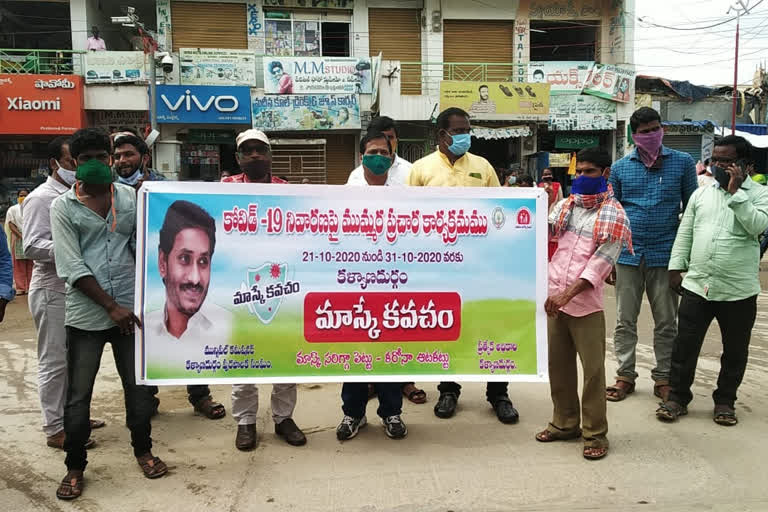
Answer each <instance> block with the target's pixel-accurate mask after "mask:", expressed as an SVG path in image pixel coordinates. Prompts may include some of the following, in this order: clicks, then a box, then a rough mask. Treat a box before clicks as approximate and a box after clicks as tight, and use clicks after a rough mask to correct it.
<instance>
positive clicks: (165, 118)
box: [156, 85, 251, 124]
mask: <svg viewBox="0 0 768 512" xmlns="http://www.w3.org/2000/svg"><path fill="white" fill-rule="evenodd" d="M156 103H157V120H158V121H159V122H161V123H204V124H250V123H251V88H250V87H227V86H210V85H158V86H157V102H156Z"/></svg>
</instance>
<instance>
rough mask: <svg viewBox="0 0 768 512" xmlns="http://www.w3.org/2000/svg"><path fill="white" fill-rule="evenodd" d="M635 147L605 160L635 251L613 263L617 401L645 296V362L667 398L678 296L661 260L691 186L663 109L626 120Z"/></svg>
mask: <svg viewBox="0 0 768 512" xmlns="http://www.w3.org/2000/svg"><path fill="white" fill-rule="evenodd" d="M629 124H630V127H631V128H632V139H633V140H634V142H635V146H636V149H635V150H634V151H632V152H631V153H630V154H629V155H627V156H625V157H624V158H622V159H621V160H619V161H618V162H616V163H615V164H614V165H613V167H612V168H611V177H610V183H611V185H612V186H613V193H614V195H615V197H616V199H618V200H619V201H620V202H621V204H622V206H624V210H625V211H626V212H627V215H628V216H629V221H630V225H631V227H632V245H633V246H634V250H635V253H634V255H632V254H630V253H629V252H628V251H627V250H626V249H624V250H623V251H622V253H621V256H620V257H619V261H618V264H617V265H616V274H615V279H616V302H617V306H616V307H617V313H616V315H617V319H616V331H615V332H614V335H613V343H614V348H615V350H616V358H617V359H618V362H619V369H618V371H617V375H616V384H615V385H613V386H611V387H609V388H608V389H607V391H606V393H607V395H606V398H607V399H608V400H610V401H612V402H618V401H621V400H623V399H624V398H626V396H627V395H628V394H630V393H632V392H633V391H634V390H635V379H636V378H637V377H638V374H637V372H636V371H635V351H636V347H637V317H638V315H639V314H640V306H641V305H642V302H643V292H645V293H646V295H647V296H648V301H649V302H650V304H651V312H652V314H653V320H654V323H655V326H654V330H653V348H654V352H655V356H656V367H655V368H654V369H653V370H651V377H652V378H653V380H654V394H655V395H656V396H658V397H660V398H663V399H666V395H667V393H668V392H669V389H670V388H669V371H670V364H671V358H672V346H673V343H674V339H675V336H676V334H677V307H678V297H677V295H676V294H675V292H674V291H673V290H672V289H671V288H670V287H669V276H668V273H667V266H668V264H669V255H670V253H671V251H672V244H673V243H674V241H675V235H676V234H677V227H678V225H679V218H680V212H681V209H680V206H681V204H682V207H683V210H684V209H685V206H686V204H687V203H688V199H689V198H690V197H691V194H693V192H694V191H695V190H696V188H697V186H698V182H697V179H696V163H695V162H694V161H693V157H691V155H689V154H688V153H682V152H680V151H675V150H673V149H670V148H667V147H664V146H663V145H662V140H663V138H664V130H663V129H662V127H661V117H660V116H659V113H658V112H656V111H655V110H653V109H652V108H648V107H642V108H640V109H638V110H637V111H635V113H634V114H632V117H631V118H630V120H629Z"/></svg>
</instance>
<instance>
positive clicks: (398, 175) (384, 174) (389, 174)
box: [347, 116, 411, 187]
mask: <svg viewBox="0 0 768 512" xmlns="http://www.w3.org/2000/svg"><path fill="white" fill-rule="evenodd" d="M368 134H369V135H372V134H377V135H379V137H378V138H379V139H381V136H382V135H383V136H384V137H385V138H387V139H389V143H390V145H391V146H392V147H391V148H390V156H391V158H390V165H389V166H385V163H384V160H383V159H381V158H370V157H369V158H367V159H365V149H364V144H363V141H361V142H360V155H362V157H363V159H364V160H365V161H363V162H362V164H361V165H360V166H359V167H357V168H356V169H355V170H353V171H352V173H351V174H350V175H349V179H348V180H347V185H357V186H367V185H386V186H390V187H392V186H402V185H405V184H406V182H407V181H408V175H409V174H410V173H411V163H410V162H409V161H407V160H405V159H403V158H400V156H399V155H398V154H397V142H398V131H397V125H396V124H395V121H394V120H393V119H392V118H391V117H387V116H379V117H377V118H376V119H374V120H373V121H371V124H370V126H369V127H368ZM366 138H367V137H366ZM364 140H365V139H364ZM369 140H372V139H369ZM379 142H380V143H383V141H381V140H379ZM380 150H381V147H379V150H377V152H379V153H380ZM366 161H367V162H368V163H367V164H366ZM373 162H378V163H373ZM385 167H386V168H385ZM376 171H378V172H379V173H380V174H376Z"/></svg>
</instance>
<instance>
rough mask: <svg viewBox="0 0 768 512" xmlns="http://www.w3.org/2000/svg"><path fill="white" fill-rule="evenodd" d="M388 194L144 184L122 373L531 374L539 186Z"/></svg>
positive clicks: (184, 379) (538, 272) (534, 374)
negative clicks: (127, 362) (128, 349)
mask: <svg viewBox="0 0 768 512" xmlns="http://www.w3.org/2000/svg"><path fill="white" fill-rule="evenodd" d="M391 192H392V191H391V190H389V189H387V188H386V187H369V188H365V189H360V188H350V187H333V186H320V185H314V186H301V185H269V184H238V185H237V186H233V185H231V184H226V183H205V184H202V183H199V184H198V183H178V182H175V183H171V182H151V183H150V182H148V183H145V184H144V186H143V187H142V188H141V192H140V194H139V207H138V211H139V219H138V223H139V224H138V225H139V227H138V231H137V232H138V235H137V243H138V247H137V276H139V278H137V280H136V301H137V302H136V309H137V314H138V315H139V316H140V317H141V320H142V323H143V327H142V329H141V330H139V331H137V334H136V362H137V363H136V364H137V379H138V380H140V381H141V382H143V383H150V384H161V385H163V384H167V385H171V384H184V383H190V384H191V383H204V382H208V383H220V384H221V383H233V382H339V381H360V382H370V381H371V380H374V379H375V380H378V381H391V382H401V381H407V380H417V381H441V380H457V381H467V380H469V381H541V380H544V379H546V378H547V359H546V354H547V337H546V318H545V313H544V309H543V305H544V301H545V299H546V292H547V283H546V275H547V272H546V265H547V252H546V240H547V201H546V196H545V194H544V193H543V191H542V190H540V189H529V190H525V189H503V188H496V189H490V188H457V189H429V188H420V189H408V188H405V189H398V190H397V194H394V193H391ZM509 261H514V262H515V264H514V265H509V264H508V263H509Z"/></svg>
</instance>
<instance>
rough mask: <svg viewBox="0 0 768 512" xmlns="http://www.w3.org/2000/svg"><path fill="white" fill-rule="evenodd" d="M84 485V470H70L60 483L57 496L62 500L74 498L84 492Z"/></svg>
mask: <svg viewBox="0 0 768 512" xmlns="http://www.w3.org/2000/svg"><path fill="white" fill-rule="evenodd" d="M72 482H74V484H73V483H72ZM84 485H85V479H84V478H83V472H82V471H68V472H67V474H66V476H64V479H63V480H62V481H61V483H60V484H59V488H58V489H56V497H57V498H59V499H60V500H74V499H75V498H78V497H80V495H81V494H83V487H84Z"/></svg>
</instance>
